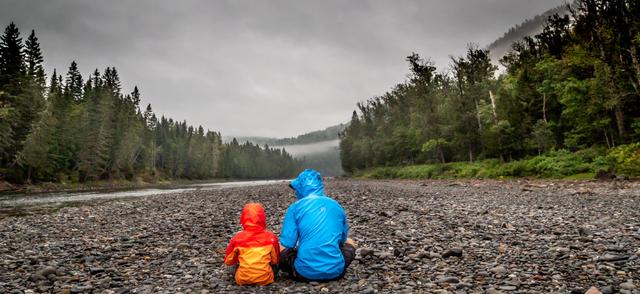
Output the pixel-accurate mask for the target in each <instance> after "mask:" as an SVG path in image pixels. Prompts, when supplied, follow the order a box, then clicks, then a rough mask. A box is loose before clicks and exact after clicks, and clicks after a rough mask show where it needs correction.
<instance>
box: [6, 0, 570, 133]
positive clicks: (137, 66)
mask: <svg viewBox="0 0 640 294" xmlns="http://www.w3.org/2000/svg"><path fill="white" fill-rule="evenodd" d="M564 2H565V1H564V0H424V1H417V0H416V1H408V0H407V1H405V0H387V1H364V0H342V1H327V0H313V1H311V0H308V1H306V0H305V1H303V0H288V1H280V0H268V1H267V0H255V1H240V0H228V1H206V0H203V1H185V0H180V1H173V0H171V1H170V0H167V1H150V0H149V1H141V0H131V1H114V0H109V1H80V0H78V1H71V0H69V1H62V0H41V1H34V0H0V25H2V27H5V26H6V25H8V24H9V22H11V21H14V22H15V23H16V24H17V25H18V27H19V28H20V30H21V33H22V36H23V37H24V38H25V39H26V36H27V35H28V33H29V32H30V31H31V29H35V31H36V35H37V36H38V38H39V39H40V44H41V47H42V49H43V51H44V57H45V65H46V68H47V74H48V75H50V74H51V72H52V71H53V69H54V68H57V69H58V72H59V73H60V72H62V73H63V74H64V73H66V71H67V69H68V67H69V64H70V62H71V61H72V60H76V61H77V62H78V64H79V66H80V69H81V71H82V73H83V75H84V76H87V75H88V74H89V73H90V72H92V71H93V70H94V69H95V68H98V69H100V71H103V69H104V68H105V67H106V66H115V67H116V68H117V69H118V72H119V74H120V78H121V80H122V84H123V92H125V93H128V92H131V90H132V89H133V86H134V85H138V87H139V88H140V90H141V92H142V102H143V104H144V105H143V106H142V107H144V106H146V104H147V103H151V105H152V107H153V109H154V111H155V112H156V114H158V116H160V115H165V116H168V117H171V118H174V119H177V120H180V121H182V120H187V122H188V123H189V124H192V125H196V126H197V125H202V126H204V127H205V128H208V129H211V130H216V131H221V132H222V134H223V135H226V136H228V135H235V136H242V135H246V136H249V135H252V136H276V137H289V136H295V135H298V134H302V133H305V132H309V131H313V130H318V129H324V128H325V127H328V126H331V125H335V124H338V123H341V122H346V121H348V120H349V118H350V117H351V112H352V111H353V109H355V107H356V103H357V102H358V101H364V100H366V99H368V98H370V97H373V96H377V95H381V94H383V93H384V92H386V91H388V90H389V89H391V87H393V86H394V85H395V84H397V83H399V82H402V81H403V80H405V78H406V75H407V73H408V67H407V64H406V62H405V61H404V59H405V57H406V56H407V55H409V54H410V53H411V52H413V51H415V52H417V53H419V54H420V55H421V56H423V57H430V58H431V59H432V60H433V61H434V62H435V63H436V65H437V66H438V68H439V69H442V70H446V68H447V67H448V66H449V56H450V55H461V54H463V53H464V51H465V46H466V44H467V43H470V42H473V43H477V44H479V45H481V46H486V45H487V44H489V43H491V42H492V41H494V40H495V39H497V38H498V37H500V36H502V34H503V33H504V32H505V31H506V30H508V29H509V28H510V27H512V26H513V25H515V24H517V23H520V22H522V21H523V20H524V19H525V18H531V17H533V16H535V15H537V14H540V13H542V12H544V11H546V10H547V9H549V8H552V7H554V6H557V5H560V4H563V3H564Z"/></svg>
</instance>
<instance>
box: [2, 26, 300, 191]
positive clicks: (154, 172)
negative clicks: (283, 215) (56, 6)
mask: <svg viewBox="0 0 640 294" xmlns="http://www.w3.org/2000/svg"><path fill="white" fill-rule="evenodd" d="M43 62H44V58H43V53H42V51H41V49H40V44H39V42H38V38H37V37H36V35H35V32H34V31H31V34H30V35H29V36H28V38H27V39H26V41H25V42H23V41H22V37H21V36H20V32H19V29H18V28H17V27H16V25H15V24H14V23H11V24H9V25H8V26H7V27H6V29H5V31H4V34H3V35H2V37H1V42H0V181H8V182H11V183H34V182H41V181H54V182H86V181H96V180H111V179H126V180H134V179H135V180H138V179H142V180H145V181H156V180H158V179H161V178H167V179H178V178H186V179H209V178H219V177H230V178H286V177H291V176H293V175H295V173H296V172H297V171H298V170H299V167H300V162H299V161H298V160H295V159H293V158H292V157H291V156H290V155H289V154H287V153H286V152H285V151H284V150H279V149H273V148H269V147H268V146H264V147H260V146H257V145H253V144H251V143H245V144H238V142H237V141H235V140H234V141H233V142H231V143H229V144H223V143H222V139H221V138H222V137H221V135H220V133H218V132H213V131H208V130H207V131H205V130H204V128H203V127H201V126H200V127H197V128H195V127H193V126H189V125H187V122H186V121H183V122H179V121H174V120H172V119H170V118H165V117H164V116H163V117H160V118H157V117H156V115H155V114H154V113H153V111H152V108H151V105H148V106H147V107H146V108H145V110H144V111H141V109H140V107H139V104H140V97H141V94H140V91H139V90H138V88H137V87H135V88H134V89H133V91H132V92H131V93H129V94H126V95H125V94H123V93H122V89H121V85H120V80H119V77H118V72H117V70H116V69H115V68H114V67H107V68H106V69H105V70H104V71H103V72H100V71H98V70H97V69H96V70H95V71H94V72H93V73H92V74H91V75H89V76H87V77H86V78H85V77H83V76H82V75H81V74H80V71H79V70H78V65H77V63H76V62H75V61H74V62H72V63H71V65H70V67H69V69H68V71H67V73H66V75H65V76H64V77H63V76H62V75H61V74H58V73H57V72H56V71H55V70H54V72H53V73H52V75H51V77H50V79H47V78H46V75H45V71H44V67H43ZM47 80H50V82H49V83H47V82H46V81H47Z"/></svg>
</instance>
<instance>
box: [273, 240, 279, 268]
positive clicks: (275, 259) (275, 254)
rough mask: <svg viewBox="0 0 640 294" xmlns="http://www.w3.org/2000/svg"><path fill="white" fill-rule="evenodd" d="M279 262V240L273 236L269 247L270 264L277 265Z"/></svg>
mask: <svg viewBox="0 0 640 294" xmlns="http://www.w3.org/2000/svg"><path fill="white" fill-rule="evenodd" d="M279 262H280V242H279V241H278V238H276V237H275V236H274V238H273V244H272V248H271V264H272V265H277V264H278V263H279Z"/></svg>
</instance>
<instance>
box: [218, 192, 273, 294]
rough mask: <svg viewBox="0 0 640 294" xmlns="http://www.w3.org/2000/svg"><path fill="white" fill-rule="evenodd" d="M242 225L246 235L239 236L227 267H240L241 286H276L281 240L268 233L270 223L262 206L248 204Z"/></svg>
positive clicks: (232, 245)
mask: <svg viewBox="0 0 640 294" xmlns="http://www.w3.org/2000/svg"><path fill="white" fill-rule="evenodd" d="M240 223H241V224H242V228H243V231H240V232H238V233H236V235H235V236H233V238H231V242H229V246H228V247H227V252H226V254H225V256H224V263H225V264H226V265H229V266H235V265H238V264H239V265H238V266H237V269H236V270H235V280H236V283H238V285H241V286H242V285H260V286H265V285H268V284H271V283H273V281H274V279H275V273H276V272H277V271H276V266H277V264H278V258H279V257H280V244H279V242H278V238H277V237H276V236H275V235H274V234H273V233H272V232H270V231H267V230H266V227H267V219H266V217H265V214H264V208H263V207H262V205H260V204H259V203H249V204H246V205H245V206H244V208H243V209H242V214H241V215H240Z"/></svg>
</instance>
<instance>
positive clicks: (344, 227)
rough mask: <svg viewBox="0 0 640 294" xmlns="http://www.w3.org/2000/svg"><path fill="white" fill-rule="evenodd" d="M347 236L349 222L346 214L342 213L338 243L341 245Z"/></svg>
mask: <svg viewBox="0 0 640 294" xmlns="http://www.w3.org/2000/svg"><path fill="white" fill-rule="evenodd" d="M348 237H349V222H348V221H347V214H346V213H344V214H343V218H342V238H341V239H340V245H343V244H344V242H346V241H347V238H348Z"/></svg>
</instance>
